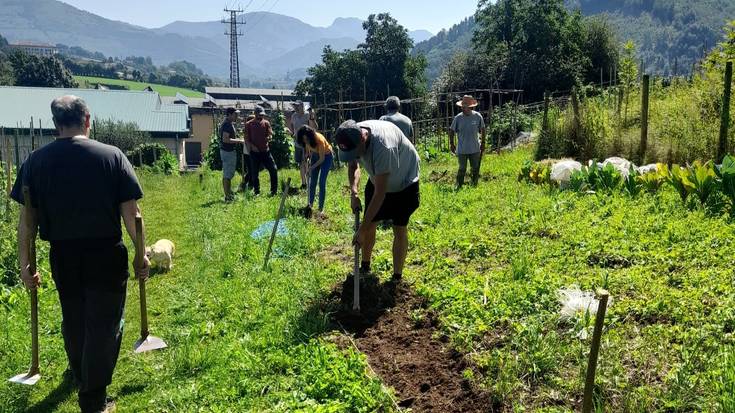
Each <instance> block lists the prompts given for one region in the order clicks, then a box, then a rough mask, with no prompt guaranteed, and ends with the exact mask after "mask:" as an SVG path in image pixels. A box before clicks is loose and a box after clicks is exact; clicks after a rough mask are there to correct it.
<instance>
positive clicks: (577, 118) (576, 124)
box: [572, 87, 586, 155]
mask: <svg viewBox="0 0 735 413" xmlns="http://www.w3.org/2000/svg"><path fill="white" fill-rule="evenodd" d="M572 111H573V112H574V119H572V129H573V135H574V144H575V145H576V146H577V148H578V150H579V151H580V153H579V154H580V155H582V154H583V152H584V151H586V148H584V147H583V146H582V145H581V142H580V141H581V135H582V134H581V132H580V126H581V124H582V121H581V115H580V113H579V96H578V95H577V88H576V87H574V88H572Z"/></svg>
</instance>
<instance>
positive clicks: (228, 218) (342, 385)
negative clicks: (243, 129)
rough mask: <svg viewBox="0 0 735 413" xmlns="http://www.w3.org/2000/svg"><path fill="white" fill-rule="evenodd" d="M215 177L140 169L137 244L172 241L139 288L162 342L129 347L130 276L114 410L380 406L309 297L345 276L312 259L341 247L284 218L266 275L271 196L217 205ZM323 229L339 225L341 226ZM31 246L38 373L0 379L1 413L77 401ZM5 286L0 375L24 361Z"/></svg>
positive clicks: (133, 321)
mask: <svg viewBox="0 0 735 413" xmlns="http://www.w3.org/2000/svg"><path fill="white" fill-rule="evenodd" d="M289 175H291V176H293V177H297V175H295V172H292V171H289ZM220 179H221V175H219V174H216V173H212V174H207V175H206V177H205V181H204V188H201V187H200V185H199V182H198V177H197V176H196V175H188V176H182V177H180V178H179V177H164V176H159V175H148V174H142V176H141V181H142V183H143V186H144V189H145V193H146V197H145V199H144V201H143V203H142V209H143V211H144V217H145V220H146V223H147V231H148V239H149V240H156V239H160V238H169V239H171V240H173V241H174V242H175V244H176V247H177V248H176V251H177V253H178V256H177V257H176V258H175V263H174V265H175V266H174V268H173V270H172V272H171V273H169V274H166V275H159V276H156V277H155V278H153V279H152V280H151V281H149V284H148V293H149V297H148V305H149V312H150V315H149V318H150V323H151V328H152V332H153V333H154V334H155V335H157V336H160V337H163V338H164V339H165V340H166V341H167V343H168V344H169V346H170V347H169V349H167V350H164V351H159V352H155V353H149V354H145V355H135V354H133V352H132V346H133V343H134V341H135V340H136V338H137V335H138V334H137V331H138V326H139V315H138V313H137V312H138V301H137V298H138V296H137V284H136V283H135V282H133V281H131V282H130V284H129V289H128V302H127V308H126V317H125V318H126V332H125V335H124V343H123V347H122V351H121V357H120V360H119V362H118V367H117V370H116V372H115V378H114V384H113V385H112V386H111V388H110V392H111V394H113V395H114V396H115V397H116V398H117V401H118V406H119V411H122V412H140V411H151V412H153V411H155V412H179V411H253V412H261V411H297V410H301V409H303V410H306V411H324V412H328V411H334V412H337V411H355V412H369V411H374V410H376V409H380V408H385V409H386V410H388V411H389V410H390V406H392V403H391V402H390V399H389V396H388V393H387V392H386V391H385V390H384V389H383V388H382V386H381V384H380V382H379V381H377V380H375V379H372V378H369V377H368V376H367V375H366V364H365V361H364V356H362V355H360V354H356V353H355V352H353V351H351V350H343V349H340V348H338V347H337V346H336V345H335V344H332V342H331V340H329V337H328V336H326V335H324V333H328V331H327V321H328V316H327V314H326V313H325V312H324V311H326V310H325V309H321V308H319V306H318V305H317V303H318V302H319V298H320V297H323V296H325V295H326V294H328V292H329V290H330V288H331V286H332V285H333V284H334V283H336V282H338V281H339V278H340V276H341V275H343V274H344V271H343V270H342V269H341V268H339V267H338V265H335V264H328V265H325V263H323V262H320V261H315V260H313V259H310V257H311V256H312V255H313V254H314V253H315V252H317V251H318V250H319V249H320V247H321V246H323V245H331V244H335V243H337V242H338V240H337V239H335V237H334V232H330V233H326V234H325V233H323V232H322V231H319V230H318V229H317V228H313V227H311V226H309V225H307V224H306V222H305V221H304V220H301V219H295V218H293V219H289V220H288V221H287V225H288V226H289V229H290V234H291V235H290V236H288V237H284V238H281V239H279V240H278V242H276V245H275V248H276V254H275V258H273V259H272V260H271V267H272V270H271V271H263V270H262V259H263V256H264V255H265V251H264V248H265V244H266V243H267V241H256V240H253V239H251V238H250V234H251V232H252V231H253V230H254V229H255V228H257V227H258V226H259V225H260V224H261V223H262V222H264V221H267V220H269V219H272V218H273V215H274V214H275V210H276V208H277V203H278V199H277V198H268V197H260V198H257V199H253V200H250V201H248V203H247V205H246V204H245V203H244V202H242V198H240V199H239V200H240V202H238V203H236V204H230V205H224V204H222V203H221V202H220V200H219V199H220V191H221V190H220ZM266 180H267V179H266ZM299 201H301V202H303V197H302V198H299ZM332 201H333V203H332V204H330V207H331V208H332V212H333V213H334V215H335V217H338V214H337V213H336V211H334V207H335V206H336V199H333V200H332ZM297 202H298V201H297V200H295V199H293V200H290V201H289V204H292V203H293V206H295V205H296V203H297ZM334 225H335V226H337V227H342V226H343V227H345V230H348V228H349V222H348V221H347V220H345V222H341V221H340V222H336V223H334ZM40 246H41V248H40V252H39V257H40V258H41V268H42V269H43V274H44V276H45V285H44V288H43V289H42V290H41V291H40V294H39V296H40V302H41V305H40V320H41V327H40V331H41V369H42V371H43V375H44V378H43V379H42V381H41V382H40V383H39V385H37V386H36V387H35V388H32V389H30V388H23V387H17V386H12V385H9V384H7V383H4V382H3V383H1V384H0V411H3V412H5V411H13V412H19V411H26V410H29V411H38V412H47V411H58V412H73V411H76V395H75V394H73V393H69V392H68V391H63V392H60V391H58V390H57V389H58V388H59V387H60V386H61V381H62V380H61V377H62V373H63V371H64V369H65V368H66V357H65V354H64V350H63V342H62V339H61V335H60V322H61V320H60V312H59V311H60V310H59V304H58V298H57V296H56V292H55V290H54V286H53V282H52V281H51V280H50V276H49V274H48V265H47V262H46V259H45V257H46V256H47V251H48V250H47V248H46V246H45V243H40ZM131 255H132V254H131ZM13 291H14V292H15V297H16V299H15V300H13V302H12V303H9V304H7V306H6V307H3V308H2V309H1V310H0V312H1V314H0V319H4V318H5V317H7V318H8V320H7V323H3V330H4V331H3V334H0V336H1V337H0V360H2V362H0V375H2V377H5V376H7V377H10V376H11V375H13V374H17V373H18V372H21V371H23V370H24V369H27V362H28V360H27V359H28V358H29V356H28V354H29V353H28V348H29V340H28V333H27V331H28V326H27V321H26V320H27V316H26V314H27V313H28V303H27V299H26V298H25V295H24V294H22V290H20V289H18V288H17V287H16V288H14V289H13Z"/></svg>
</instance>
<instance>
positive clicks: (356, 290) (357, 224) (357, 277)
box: [352, 210, 360, 310]
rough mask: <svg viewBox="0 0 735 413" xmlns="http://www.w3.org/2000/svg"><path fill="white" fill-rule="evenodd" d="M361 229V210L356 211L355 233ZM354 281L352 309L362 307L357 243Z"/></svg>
mask: <svg viewBox="0 0 735 413" xmlns="http://www.w3.org/2000/svg"><path fill="white" fill-rule="evenodd" d="M359 229H360V211H359V210H357V211H355V235H357V231H358V230H359ZM352 278H353V281H354V286H353V298H352V309H353V310H359V309H360V246H359V245H355V262H354V273H353V274H352Z"/></svg>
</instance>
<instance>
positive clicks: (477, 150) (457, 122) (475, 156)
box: [449, 95, 486, 188]
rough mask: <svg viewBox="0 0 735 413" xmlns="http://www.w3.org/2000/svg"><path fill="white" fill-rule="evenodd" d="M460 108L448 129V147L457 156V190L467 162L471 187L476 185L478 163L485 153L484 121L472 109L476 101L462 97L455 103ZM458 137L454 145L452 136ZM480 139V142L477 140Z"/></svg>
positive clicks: (478, 171) (478, 170) (475, 105)
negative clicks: (470, 171) (470, 169)
mask: <svg viewBox="0 0 735 413" xmlns="http://www.w3.org/2000/svg"><path fill="white" fill-rule="evenodd" d="M457 106H460V107H461V108H462V113H460V114H459V115H457V116H455V118H454V120H453V121H452V126H451V127H450V128H449V146H450V148H451V149H452V152H454V153H456V154H457V159H458V160H459V170H458V171H457V188H461V187H462V185H464V177H465V174H466V173H467V161H469V162H470V166H471V167H472V185H477V182H478V181H479V179H480V163H481V161H482V155H483V154H484V153H485V137H486V130H485V120H484V119H483V118H482V115H481V114H480V113H479V112H475V111H474V110H473V108H475V107H477V100H475V98H473V97H472V96H466V95H465V96H464V97H462V100H460V101H459V102H457ZM455 134H456V135H457V137H458V139H457V140H458V144H456V145H455V142H454V136H455ZM478 137H481V138H482V140H480V139H478Z"/></svg>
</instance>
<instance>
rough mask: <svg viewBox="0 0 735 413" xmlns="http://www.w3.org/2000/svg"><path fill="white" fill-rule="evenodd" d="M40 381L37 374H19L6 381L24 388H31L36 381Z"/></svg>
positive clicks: (39, 376)
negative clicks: (22, 385)
mask: <svg viewBox="0 0 735 413" xmlns="http://www.w3.org/2000/svg"><path fill="white" fill-rule="evenodd" d="M40 379H41V375H40V374H38V373H36V374H31V373H23V374H19V375H17V376H15V377H12V378H10V379H8V381H9V382H11V383H16V384H24V385H26V386H33V385H35V384H36V383H38V380H40Z"/></svg>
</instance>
